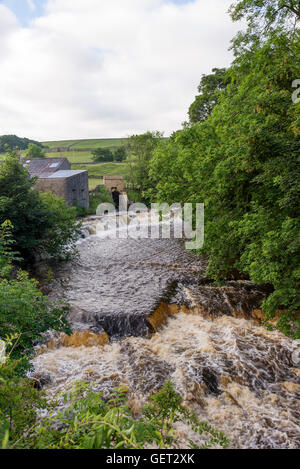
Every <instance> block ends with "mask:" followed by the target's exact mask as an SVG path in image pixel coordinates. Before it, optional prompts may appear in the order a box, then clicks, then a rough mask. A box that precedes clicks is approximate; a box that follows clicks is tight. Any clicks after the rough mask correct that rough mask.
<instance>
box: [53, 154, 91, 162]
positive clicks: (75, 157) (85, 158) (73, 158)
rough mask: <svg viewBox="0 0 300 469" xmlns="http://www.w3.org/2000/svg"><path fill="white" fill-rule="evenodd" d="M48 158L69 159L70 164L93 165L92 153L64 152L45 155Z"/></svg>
mask: <svg viewBox="0 0 300 469" xmlns="http://www.w3.org/2000/svg"><path fill="white" fill-rule="evenodd" d="M45 156H46V157H47V158H67V159H68V160H69V161H70V163H92V162H93V159H92V152H91V151H62V152H55V153H45Z"/></svg>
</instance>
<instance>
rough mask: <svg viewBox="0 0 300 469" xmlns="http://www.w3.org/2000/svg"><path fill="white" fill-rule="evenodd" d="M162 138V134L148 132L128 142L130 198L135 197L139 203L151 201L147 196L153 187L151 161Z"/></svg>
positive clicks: (131, 138)
mask: <svg viewBox="0 0 300 469" xmlns="http://www.w3.org/2000/svg"><path fill="white" fill-rule="evenodd" d="M162 138H163V136H162V134H161V133H160V132H147V133H145V134H143V135H132V136H131V137H130V138H129V139H128V140H127V145H126V148H127V154H128V158H127V161H128V166H129V175H128V177H127V178H126V179H127V183H128V188H129V190H130V198H131V197H133V198H134V199H136V201H137V202H146V203H147V202H149V201H150V199H149V197H148V195H147V190H148V189H149V188H150V187H151V183H150V178H149V170H150V161H151V159H152V156H153V152H154V150H155V149H156V147H157V145H158V143H159V142H160V141H161V140H162ZM131 194H132V195H131Z"/></svg>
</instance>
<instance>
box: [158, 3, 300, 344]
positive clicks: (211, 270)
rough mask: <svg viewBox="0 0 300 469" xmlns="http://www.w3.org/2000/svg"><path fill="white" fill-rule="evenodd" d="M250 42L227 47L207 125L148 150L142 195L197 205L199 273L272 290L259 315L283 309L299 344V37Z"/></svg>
mask: <svg viewBox="0 0 300 469" xmlns="http://www.w3.org/2000/svg"><path fill="white" fill-rule="evenodd" d="M247 3H249V2H247ZM250 3H251V4H256V6H257V8H258V3H257V2H250ZM250 3H249V5H250ZM259 3H260V4H261V9H260V12H259V13H260V14H262V15H263V14H267V10H265V9H264V6H265V2H259ZM243 4H246V3H245V2H243ZM262 4H263V6H262ZM252 39H253V38H252ZM252 39H249V42H248V45H247V46H246V37H244V46H243V48H242V49H240V50H237V49H236V54H237V55H236V58H235V61H234V63H233V65H232V66H231V67H230V69H229V71H228V73H229V75H230V77H231V83H230V84H228V85H227V87H226V89H225V90H224V92H223V93H222V94H221V95H220V101H219V104H217V105H215V106H214V108H213V110H212V113H211V114H210V115H209V116H208V117H207V119H206V120H205V121H204V122H199V123H197V124H195V125H192V126H190V127H187V128H185V129H184V130H182V131H181V132H177V133H176V134H175V135H174V136H173V138H172V139H170V141H166V142H161V143H160V145H159V146H158V147H157V148H156V150H155V151H154V156H153V158H152V159H151V162H150V171H149V176H150V181H151V183H152V187H151V189H150V195H151V197H152V198H153V199H156V200H158V201H160V202H163V201H166V202H169V203H171V202H181V203H184V202H204V203H205V209H206V210H205V220H206V221H205V244H204V248H203V250H202V251H201V253H200V254H202V253H207V254H208V255H209V265H208V271H207V275H209V276H210V277H211V278H214V279H226V278H232V276H236V275H237V272H240V273H243V274H246V275H248V276H249V278H250V279H251V280H252V281H254V282H256V283H268V284H270V285H272V286H273V289H274V292H273V293H272V294H271V295H270V296H269V297H268V299H267V300H266V301H265V302H264V304H263V307H264V308H265V309H266V310H267V311H268V313H269V314H270V315H273V314H274V313H275V311H276V310H282V311H285V313H284V314H283V315H282V318H281V321H280V323H279V327H281V329H282V330H284V331H285V332H286V333H288V334H293V335H294V336H296V337H299V334H300V330H299V316H298V313H297V312H299V309H300V289H299V286H300V285H299V284H300V271H299V258H300V242H299V240H300V218H299V206H300V194H299V187H300V184H299V183H300V168H299V163H300V106H299V105H297V104H295V103H293V101H292V93H293V91H294V90H293V88H292V83H293V80H294V79H295V78H297V77H298V74H299V66H298V59H299V50H300V35H299V30H298V29H296V30H294V27H293V26H292V27H291V29H290V30H289V31H287V30H286V29H282V28H279V29H278V30H276V31H275V30H272V31H271V32H270V34H269V36H268V37H267V36H266V37H265V38H264V39H263V40H252ZM150 185H151V184H150Z"/></svg>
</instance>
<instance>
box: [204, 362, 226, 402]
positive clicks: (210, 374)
mask: <svg viewBox="0 0 300 469" xmlns="http://www.w3.org/2000/svg"><path fill="white" fill-rule="evenodd" d="M202 378H203V381H204V383H205V384H206V386H207V389H208V392H209V393H210V394H213V395H214V396H219V395H220V394H222V391H221V390H220V389H219V378H218V376H217V374H216V373H215V372H214V371H213V370H211V369H210V368H203V370H202Z"/></svg>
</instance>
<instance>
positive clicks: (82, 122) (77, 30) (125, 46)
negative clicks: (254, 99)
mask: <svg viewBox="0 0 300 469" xmlns="http://www.w3.org/2000/svg"><path fill="white" fill-rule="evenodd" d="M232 1H233V0H0V34H1V41H0V70H1V73H0V135H3V134H16V135H18V136H20V137H28V138H33V139H36V140H39V141H46V140H59V139H61V140H63V139H79V138H113V137H116V138H117V137H126V136H128V135H132V134H136V133H143V132H146V131H147V130H150V131H154V130H160V131H162V132H164V133H165V135H169V134H170V133H171V132H173V131H174V130H178V129H179V128H180V127H181V124H182V122H184V121H186V120H187V112H188V108H189V106H190V104H191V103H192V101H193V100H194V97H195V95H196V94H197V86H198V85H199V82H200V79H201V76H202V74H207V73H210V71H211V69H212V68H214V67H226V66H228V65H229V64H230V62H231V61H232V53H231V52H230V51H229V50H228V49H229V46H230V40H231V39H232V37H233V36H234V35H235V34H236V32H237V31H238V29H240V25H238V24H235V23H232V22H231V19H230V17H229V15H228V13H227V10H228V8H229V6H230V4H231V3H232Z"/></svg>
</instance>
